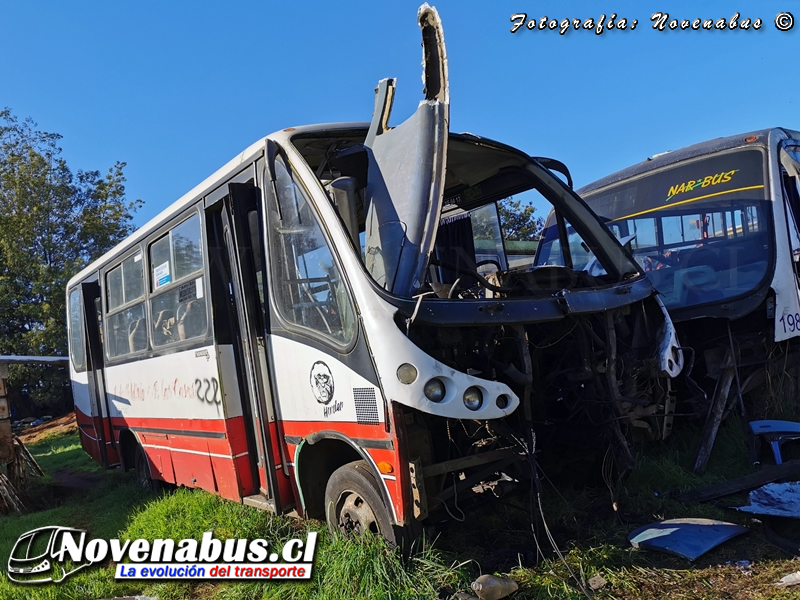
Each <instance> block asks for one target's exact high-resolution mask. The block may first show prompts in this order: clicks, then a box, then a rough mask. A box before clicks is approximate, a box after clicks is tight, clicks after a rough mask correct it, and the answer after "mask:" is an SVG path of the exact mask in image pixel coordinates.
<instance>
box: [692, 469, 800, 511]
mask: <svg viewBox="0 0 800 600" xmlns="http://www.w3.org/2000/svg"><path fill="white" fill-rule="evenodd" d="M797 476H800V460H789V461H786V462H785V463H783V464H782V465H770V466H768V467H764V468H762V469H761V470H760V471H758V472H756V473H750V474H749V475H744V476H742V477H737V478H736V479H731V480H730V481H724V482H722V483H717V484H715V485H710V486H708V487H705V488H700V489H697V490H692V491H691V492H687V493H685V494H682V495H680V496H678V501H680V502H707V501H708V500H714V499H715V498H721V497H722V496H728V495H730V494H735V493H736V492H743V491H745V490H752V489H755V488H757V487H759V486H762V485H765V484H767V483H772V482H773V481H777V480H779V479H788V478H791V477H797Z"/></svg>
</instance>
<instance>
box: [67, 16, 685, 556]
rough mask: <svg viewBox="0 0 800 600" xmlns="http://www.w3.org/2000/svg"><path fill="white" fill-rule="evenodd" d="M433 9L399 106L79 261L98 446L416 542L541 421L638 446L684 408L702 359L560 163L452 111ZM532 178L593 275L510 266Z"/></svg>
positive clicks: (77, 332) (74, 369)
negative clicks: (508, 245)
mask: <svg viewBox="0 0 800 600" xmlns="http://www.w3.org/2000/svg"><path fill="white" fill-rule="evenodd" d="M418 16H419V25H420V27H421V30H422V37H423V52H424V55H423V58H424V60H423V65H424V82H425V90H424V95H425V97H424V99H423V101H422V102H421V103H420V105H419V107H418V109H417V110H416V112H415V113H414V114H413V116H412V117H411V118H409V119H408V120H407V121H405V122H404V123H402V124H400V125H398V126H396V127H390V126H389V125H388V121H389V112H390V109H391V106H392V98H393V96H394V81H393V80H383V81H381V82H380V84H379V86H378V88H377V90H376V100H375V112H374V115H373V118H372V121H371V123H365V124H333V125H320V126H305V127H292V128H288V129H284V130H282V131H279V132H276V133H274V134H272V135H269V136H267V137H265V138H263V139H261V140H259V141H258V142H256V143H255V144H253V145H252V146H250V147H249V148H247V149H246V150H244V151H243V152H242V153H241V154H240V155H239V156H237V157H236V158H235V159H234V160H232V161H231V162H229V163H228V164H227V165H225V166H224V167H222V168H221V169H220V170H219V171H217V172H216V173H214V174H213V175H212V176H210V177H209V178H208V179H206V180H205V181H204V182H202V183H201V184H200V185H198V186H197V187H196V188H194V189H193V190H191V191H190V192H189V193H187V194H186V195H185V196H183V197H182V198H181V199H179V200H178V201H177V202H176V203H175V204H173V205H172V206H170V207H169V208H167V209H166V210H165V211H164V212H163V213H162V214H160V215H159V216H158V217H156V218H155V219H153V220H152V221H151V222H150V223H148V224H146V225H145V226H144V227H143V228H142V229H140V230H139V231H137V232H136V233H135V234H133V235H132V236H130V237H129V238H128V239H127V240H125V241H124V242H122V243H121V244H120V245H119V246H117V247H116V248H114V249H113V250H111V251H110V252H108V253H107V254H105V255H104V256H103V257H101V258H100V259H99V260H97V261H95V262H93V263H92V264H90V265H89V266H88V267H86V268H85V269H84V270H83V271H81V272H80V273H78V274H77V275H76V276H75V277H73V278H72V279H71V280H70V281H69V284H68V289H67V298H68V310H69V315H68V316H69V340H70V357H71V363H72V365H71V375H72V384H73V392H74V397H75V407H76V413H77V418H78V423H79V428H80V436H81V441H82V444H83V447H84V448H85V449H86V451H87V452H88V453H89V454H91V455H92V456H93V457H94V458H95V459H96V460H97V461H99V462H101V463H102V464H104V465H108V466H112V465H117V464H121V465H122V467H123V468H126V469H128V468H133V469H135V471H136V473H137V475H138V477H139V478H140V479H141V481H142V482H143V483H147V482H149V481H151V480H157V481H164V482H169V483H173V484H177V485H183V486H188V487H197V488H202V489H205V490H208V491H210V492H212V493H217V494H219V495H221V496H223V497H225V498H229V499H231V500H234V501H239V502H243V503H246V504H249V505H253V506H258V507H261V508H264V509H267V510H270V511H274V512H277V513H283V512H286V511H289V510H291V509H296V510H297V511H298V512H299V513H300V514H304V515H307V516H311V517H317V518H327V520H328V522H329V524H330V526H331V527H332V528H341V529H342V530H344V531H373V532H376V533H380V534H381V535H383V536H385V537H387V538H389V539H390V540H395V541H396V540H397V539H398V537H404V536H405V535H406V534H409V535H412V536H413V535H414V534H415V532H418V531H419V530H420V524H421V523H422V522H424V520H425V519H426V517H427V516H428V515H429V513H431V512H432V511H439V512H441V510H442V509H443V508H445V507H447V505H449V504H453V503H455V502H456V501H461V502H463V501H464V499H465V498H466V496H467V495H468V494H469V493H471V491H472V489H473V488H475V487H477V486H479V485H481V484H486V485H490V483H491V482H492V481H497V480H498V478H499V477H500V474H501V473H504V472H507V471H509V470H510V469H511V468H512V467H513V466H514V465H520V464H521V465H523V469H522V470H523V471H524V470H525V469H528V468H529V465H531V464H532V463H531V461H530V460H528V459H529V457H530V456H532V453H533V451H534V450H535V449H536V450H538V449H539V448H541V446H542V444H541V442H537V441H536V440H537V436H536V435H535V433H538V434H539V438H538V439H539V440H542V439H544V438H546V437H547V435H546V434H547V433H548V432H549V431H550V430H553V431H555V430H558V431H559V432H562V433H563V435H564V436H565V437H569V436H572V437H574V438H577V437H578V436H579V435H580V436H582V438H583V439H584V440H585V438H587V437H590V438H592V439H593V440H594V441H596V442H598V443H599V444H604V445H605V446H606V447H608V446H609V445H613V446H614V448H615V449H616V450H617V451H618V453H619V454H620V456H623V458H624V459H625V460H629V459H630V453H629V451H628V446H627V444H628V440H629V433H630V429H631V428H633V427H635V423H636V422H638V421H640V420H643V422H644V421H647V420H648V419H651V418H652V419H653V421H654V425H653V427H655V428H656V429H657V428H658V427H663V426H664V421H665V419H666V418H668V416H669V411H670V410H671V409H670V397H669V394H668V390H667V387H668V386H667V384H666V383H665V382H668V381H669V377H671V376H673V375H675V374H676V373H677V372H678V371H679V370H680V363H681V360H682V359H681V355H680V352H679V350H678V348H677V342H676V340H675V337H674V331H673V328H672V324H671V322H670V321H669V318H668V317H667V316H666V313H665V312H664V311H663V310H662V309H661V307H660V304H659V301H658V300H657V297H656V296H655V294H654V291H653V288H652V285H651V283H650V281H649V280H648V279H647V278H646V276H645V274H644V271H643V270H642V269H641V267H639V266H638V265H637V264H636V262H635V261H634V260H633V259H632V258H631V256H630V255H629V254H628V253H627V252H626V251H625V250H624V249H623V247H622V246H621V245H620V243H619V242H618V241H617V240H616V239H615V238H614V237H613V236H612V235H611V234H610V233H609V232H608V230H607V229H606V228H605V226H604V225H603V223H602V222H601V221H600V220H599V219H597V218H596V216H595V215H594V214H593V213H592V212H591V210H589V208H588V207H587V205H586V204H585V203H584V202H583V201H582V200H581V199H580V198H579V197H578V196H577V195H576V194H575V193H574V192H573V191H572V190H571V189H570V188H569V187H568V186H566V185H564V184H563V183H562V182H561V181H560V180H559V179H558V178H557V177H556V176H554V175H553V174H552V173H551V172H550V171H549V170H548V169H547V168H545V167H544V166H543V165H542V163H540V162H538V161H536V160H532V159H531V158H530V157H529V156H528V155H527V154H525V153H523V152H521V151H519V150H516V149H514V148H511V147H509V146H505V145H503V144H500V143H497V142H494V141H491V140H488V139H485V138H481V137H478V136H475V135H470V134H455V133H450V132H449V131H448V121H449V92H448V80H447V60H446V57H445V49H444V42H443V37H442V30H441V25H440V22H439V18H438V15H437V14H436V12H435V11H434V10H433V9H431V8H429V7H427V5H426V6H423V7H422V8H421V9H420V12H419V15H418ZM526 192H530V193H537V194H540V195H542V196H543V197H544V198H546V199H547V200H548V201H550V202H551V203H552V205H553V206H555V207H556V209H557V210H558V211H559V214H562V215H564V218H566V219H569V221H570V223H572V224H574V226H575V228H576V231H578V232H579V235H581V236H582V239H583V242H584V244H585V245H586V247H587V248H589V249H590V250H591V251H592V252H593V253H594V255H595V256H596V259H597V263H598V265H599V266H598V269H597V272H596V273H594V274H589V273H586V272H581V271H579V270H576V269H573V268H570V267H545V268H539V269H521V270H513V269H509V268H508V264H507V257H506V253H505V251H504V246H503V239H502V235H501V232H500V227H499V223H498V217H497V209H496V204H495V203H496V202H497V201H500V200H502V199H504V198H508V197H509V196H512V195H515V194H522V193H526ZM479 223H480V227H479V226H478V224H479ZM476 232H479V234H478V235H476ZM476 237H478V238H479V239H480V240H483V242H485V240H487V239H491V240H495V246H494V250H495V252H494V254H493V255H492V257H491V258H489V259H484V260H480V259H478V258H476V257H477V256H478V255H480V256H485V252H488V251H489V250H486V249H484V250H483V251H482V252H484V254H480V253H478V252H477V250H476V248H477V246H476V243H475V239H476ZM483 242H481V243H480V244H478V246H482V247H483V246H485V244H484V243H483ZM637 411H640V412H641V414H640V413H639V412H637ZM551 437H552V436H551ZM582 441H583V440H582ZM601 447H602V446H601ZM625 457H627V458H625Z"/></svg>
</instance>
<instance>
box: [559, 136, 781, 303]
mask: <svg viewBox="0 0 800 600" xmlns="http://www.w3.org/2000/svg"><path fill="white" fill-rule="evenodd" d="M586 200H587V201H588V202H589V203H590V205H591V207H592V208H593V209H594V211H595V212H596V213H597V214H598V215H599V216H600V218H601V219H602V220H603V221H604V222H605V223H606V225H607V226H608V227H609V228H610V229H611V231H612V232H613V233H614V235H615V236H616V237H617V238H618V239H619V240H620V241H621V242H622V243H623V244H628V245H629V247H630V248H631V250H632V251H633V254H634V257H635V258H636V260H637V261H638V262H639V264H640V265H641V266H642V268H643V269H644V270H645V271H646V272H647V274H648V276H649V277H650V279H651V280H652V282H653V285H654V287H655V288H656V289H657V290H659V292H661V294H662V297H663V299H664V303H665V304H666V306H667V307H668V308H683V307H688V306H696V305H700V304H706V303H710V302H717V301H720V300H726V299H729V298H733V297H737V296H741V295H743V294H746V293H748V292H751V291H753V290H755V289H756V288H757V287H759V285H760V284H761V282H762V281H763V280H764V279H765V277H766V274H767V272H768V270H769V269H768V266H769V264H770V262H771V257H772V246H773V242H772V237H773V236H772V231H771V225H770V223H771V218H770V212H769V211H770V207H769V203H768V202H767V200H766V193H765V186H764V158H763V154H762V153H761V151H760V150H756V149H748V150H744V151H741V150H740V151H734V152H727V153H723V154H718V155H713V156H706V157H704V158H701V159H699V160H694V161H690V162H684V163H680V164H678V165H675V166H672V167H668V168H666V169H662V170H660V171H658V172H655V173H652V174H649V175H645V176H643V177H639V178H637V179H634V180H632V181H623V182H621V183H619V184H617V185H614V186H612V187H607V188H605V189H601V190H599V191H597V192H594V193H591V194H587V195H586ZM548 225H551V227H552V224H551V223H548ZM549 237H552V236H549ZM548 243H555V242H549V238H548ZM551 253H552V252H551Z"/></svg>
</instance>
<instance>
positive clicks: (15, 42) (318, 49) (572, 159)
mask: <svg viewBox="0 0 800 600" xmlns="http://www.w3.org/2000/svg"><path fill="white" fill-rule="evenodd" d="M431 3H432V4H433V5H434V6H436V7H437V8H438V9H439V12H440V14H441V17H442V21H443V23H444V30H445V40H446V43H447V50H448V58H449V67H450V93H451V130H452V131H470V132H473V133H476V134H480V135H484V136H487V137H490V138H494V139H497V140H500V141H503V142H505V143H508V144H511V145H513V146H517V147H519V148H521V149H523V150H525V151H526V152H528V153H530V154H534V155H538V156H552V157H554V158H558V159H560V160H562V161H563V162H565V163H566V164H567V165H568V166H569V167H570V169H571V171H572V174H573V177H574V179H575V183H576V186H580V185H582V184H585V183H589V182H590V181H592V180H594V179H597V178H599V177H601V176H603V175H606V174H608V173H610V172H612V171H616V170H618V169H620V168H623V167H625V166H628V165H630V164H632V163H635V162H639V161H641V160H643V159H644V158H646V157H647V156H650V155H652V154H654V153H658V152H663V151H665V150H670V149H676V148H679V147H682V146H685V145H688V144H691V143H694V142H698V141H702V140H705V139H709V138H713V137H718V136H724V135H732V134H735V133H740V132H746V131H750V130H753V129H759V128H763V127H771V126H784V127H790V128H795V129H800V122H799V121H800V118H798V109H800V98H799V95H798V87H799V86H800V83H798V81H800V78H799V77H798V74H797V72H796V69H795V67H794V63H795V60H794V58H795V55H796V52H797V47H798V44H797V42H798V35H800V23H798V25H797V26H796V27H795V28H794V29H793V30H791V31H789V32H785V33H784V32H780V31H778V30H777V29H776V27H775V24H774V19H775V15H776V14H777V13H779V12H783V11H793V12H794V13H795V15H796V16H797V17H798V19H800V2H798V1H797V0H761V1H758V2H756V1H752V0H743V1H741V2H736V3H731V2H716V1H706V2H702V3H700V2H669V1H663V0H637V1H636V2H626V1H621V0H613V1H612V0H609V1H606V0H593V1H592V2H588V1H583V2H563V1H561V2H556V1H555V0H544V1H539V2H532V1H528V2H520V1H519V0H513V1H507V0H496V1H492V2H486V1H484V2H475V1H469V0H440V1H438V2H436V1H434V2H431ZM417 6H418V3H417V2H415V1H407V0H403V1H394V2H388V1H384V2H375V1H353V2H339V3H332V2H318V1H309V2H303V3H299V2H298V3H287V2H271V1H268V0H260V1H255V0H254V1H244V0H228V1H227V2H225V3H222V2H207V1H204V0H194V1H192V2H188V1H184V0H173V1H170V2H154V1H150V0H136V1H135V2H134V1H131V0H115V1H111V2H110V1H108V0H84V1H82V2H55V1H51V2H42V1H40V0H26V1H24V2H9V3H6V5H5V6H4V9H3V13H2V20H0V56H2V57H3V60H2V75H0V107H2V106H8V107H10V108H11V109H12V110H13V111H14V113H15V114H16V115H17V116H18V117H20V118H22V117H31V118H33V119H34V120H35V121H36V122H37V123H38V125H39V128H40V129H43V130H45V131H51V132H57V133H60V134H62V135H63V136H64V139H63V140H62V143H61V145H62V148H63V150H64V155H65V157H66V158H67V161H68V163H69V164H70V166H71V167H72V169H73V170H77V169H79V168H80V169H99V170H101V171H105V170H106V169H107V168H108V167H110V166H111V165H112V164H113V163H114V162H115V161H117V160H121V161H125V162H127V163H128V166H127V167H126V174H127V178H128V183H127V190H128V195H129V196H130V197H131V198H141V199H142V200H144V202H145V205H144V207H143V208H142V209H141V210H140V211H139V213H138V214H137V217H136V223H137V224H138V225H142V224H144V223H145V222H146V221H147V220H148V219H149V218H151V217H153V216H154V215H156V214H157V213H158V212H160V211H161V210H162V209H163V208H165V207H166V206H168V205H169V204H170V203H171V202H173V201H174V200H176V199H177V198H178V197H180V196H181V195H182V194H183V193H184V192H186V191H188V190H189V189H190V188H192V187H193V186H194V185H195V184H197V183H199V182H200V181H201V180H202V179H204V178H205V177H206V176H207V175H209V174H210V173H212V172H213V171H214V170H215V169H217V168H218V167H220V166H221V165H222V164H224V163H225V162H226V161H228V160H229V159H230V158H232V157H233V156H234V155H236V154H237V153H239V152H240V151H241V150H243V149H244V148H245V147H246V146H247V145H249V144H250V143H252V142H253V141H255V140H256V139H258V138H259V137H262V136H264V135H266V134H268V133H270V132H272V131H275V130H278V129H283V128H285V127H289V126H292V125H301V124H306V123H319V122H331V121H367V120H369V118H370V115H371V112H372V104H373V99H374V94H373V89H374V87H375V84H376V83H377V81H378V80H379V79H381V78H383V77H397V79H398V82H397V85H398V94H397V97H396V101H395V105H394V110H393V119H392V123H399V122H401V121H402V120H404V119H405V118H406V117H407V116H408V115H410V114H411V113H412V112H413V110H414V108H415V107H416V105H417V102H418V100H419V98H420V97H421V89H422V84H421V80H420V75H421V67H420V58H421V50H420V36H419V30H418V28H417V26H416V9H417ZM657 11H661V12H669V13H670V16H671V17H677V18H679V19H690V20H692V19H695V18H703V19H705V18H712V19H714V20H717V19H719V18H725V19H729V18H730V17H731V16H732V15H733V13H734V12H740V13H741V18H742V19H743V18H745V17H749V18H751V19H755V18H761V19H762V21H763V25H762V27H761V30H760V31H754V30H752V29H751V30H750V31H727V30H726V31H702V30H701V31H663V32H660V31H654V30H653V29H652V23H651V21H650V17H651V15H652V14H653V13H654V12H657ZM520 12H526V13H527V15H528V18H529V19H531V18H536V19H539V18H541V17H543V16H547V17H549V18H555V19H558V20H559V21H560V20H561V19H563V18H569V19H574V18H580V19H582V20H583V19H588V18H593V19H595V20H596V19H598V18H599V17H600V15H602V14H606V15H609V14H610V13H611V12H616V13H617V14H618V17H617V18H618V19H619V18H622V17H625V18H627V19H628V20H629V21H631V20H633V19H638V21H639V23H638V25H637V27H636V30H634V31H617V30H613V31H606V32H604V33H602V34H601V35H596V34H595V33H593V32H589V31H583V30H581V31H569V32H568V33H567V34H566V35H563V36H561V35H559V34H558V32H557V31H549V30H546V31H539V30H536V31H529V30H527V29H525V28H523V29H521V30H519V31H518V32H516V33H514V34H512V33H511V32H510V29H511V25H512V23H511V20H510V17H511V15H512V14H515V13H520Z"/></svg>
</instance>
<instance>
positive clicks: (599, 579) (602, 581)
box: [589, 575, 608, 591]
mask: <svg viewBox="0 0 800 600" xmlns="http://www.w3.org/2000/svg"><path fill="white" fill-rule="evenodd" d="M607 583H608V582H607V581H606V578H605V577H603V576H602V575H595V576H594V577H591V578H589V588H591V590H592V591H595V590H599V589H600V588H601V587H603V586H604V585H606V584H607Z"/></svg>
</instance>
